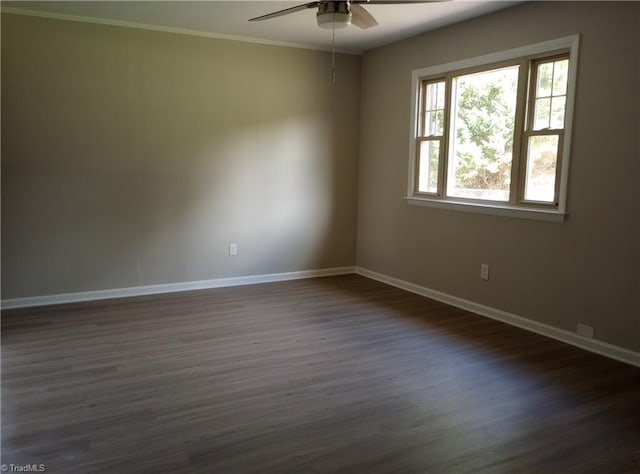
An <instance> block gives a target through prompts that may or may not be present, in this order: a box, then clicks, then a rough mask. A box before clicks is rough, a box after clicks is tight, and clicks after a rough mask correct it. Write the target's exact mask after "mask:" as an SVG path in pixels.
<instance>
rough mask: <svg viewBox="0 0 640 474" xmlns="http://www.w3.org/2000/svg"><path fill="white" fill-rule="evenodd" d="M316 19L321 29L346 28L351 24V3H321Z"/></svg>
mask: <svg viewBox="0 0 640 474" xmlns="http://www.w3.org/2000/svg"><path fill="white" fill-rule="evenodd" d="M316 19H317V20H318V26H319V27H320V28H324V29H327V30H332V29H334V28H335V29H336V30H337V29H339V28H346V27H347V26H349V25H350V24H351V8H350V2H320V4H319V5H318V13H317V14H316Z"/></svg>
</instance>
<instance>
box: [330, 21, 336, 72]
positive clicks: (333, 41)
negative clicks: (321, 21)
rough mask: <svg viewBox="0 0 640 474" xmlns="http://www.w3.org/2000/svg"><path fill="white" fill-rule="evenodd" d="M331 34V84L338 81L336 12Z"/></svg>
mask: <svg viewBox="0 0 640 474" xmlns="http://www.w3.org/2000/svg"><path fill="white" fill-rule="evenodd" d="M331 30H332V35H331V84H335V83H336V14H335V13H334V14H333V28H332V29H331Z"/></svg>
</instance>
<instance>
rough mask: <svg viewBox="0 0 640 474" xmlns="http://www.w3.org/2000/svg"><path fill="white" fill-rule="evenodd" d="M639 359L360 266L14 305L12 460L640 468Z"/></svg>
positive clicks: (170, 465)
mask: <svg viewBox="0 0 640 474" xmlns="http://www.w3.org/2000/svg"><path fill="white" fill-rule="evenodd" d="M639 402H640V369H638V368H635V367H632V366H629V365H625V364H623V363H618V362H615V361H612V360H609V359H606V358H603V357H600V356H597V355H594V354H590V353H588V352H584V351H582V350H580V349H576V348H573V347H570V346H567V345H564V344H562V343H559V342H556V341H553V340H550V339H546V338H544V337H542V336H539V335H536V334H531V333H528V332H525V331H522V330H519V329H516V328H513V327H510V326H506V325H503V324H501V323H498V322H495V321H492V320H489V319H486V318H482V317H479V316H476V315H473V314H471V313H468V312H466V311H463V310H460V309H456V308H452V307H449V306H447V305H444V304H441V303H438V302H435V301H432V300H429V299H426V298H422V297H420V296H417V295H413V294H411V293H407V292H404V291H402V290H399V289H396V288H392V287H389V286H386V285H383V284H381V283H378V282H374V281H371V280H368V279H366V278H363V277H359V276H355V275H348V276H340V277H329V278H318V279H310V280H299V281H291V282H282V283H272V284H264V285H253V286H245V287H236V288H223V289H215V290H206V291H197V292H189V293H180V294H171V295H161V296H153V297H141V298H129V299H120V300H113V301H102V302H92V303H82V304H74V305H62V306H56V307H48V308H34V309H28V310H27V309H25V310H14V311H6V312H3V314H2V462H3V463H5V464H10V463H13V464H27V463H28V464H39V463H43V464H45V465H46V468H47V472H48V473H75V472H105V473H128V472H149V473H158V472H176V473H177V472H180V473H190V472H202V473H245V472H246V473H249V472H256V473H257V472H259V473H326V472H344V473H347V472H350V473H395V472H397V473H426V472H433V473H447V472H454V473H465V472H473V473H477V472H509V473H511V472H532V473H556V472H603V473H605V472H606V473H613V472H640V403H639Z"/></svg>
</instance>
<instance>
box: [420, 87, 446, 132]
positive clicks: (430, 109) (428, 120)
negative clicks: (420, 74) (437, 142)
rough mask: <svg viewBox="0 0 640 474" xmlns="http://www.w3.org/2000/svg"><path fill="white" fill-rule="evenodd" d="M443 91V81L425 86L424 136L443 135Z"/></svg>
mask: <svg viewBox="0 0 640 474" xmlns="http://www.w3.org/2000/svg"><path fill="white" fill-rule="evenodd" d="M444 91H445V85H444V81H438V82H431V83H428V84H427V86H426V91H425V116H424V136H427V137H429V136H442V134H443V133H444Z"/></svg>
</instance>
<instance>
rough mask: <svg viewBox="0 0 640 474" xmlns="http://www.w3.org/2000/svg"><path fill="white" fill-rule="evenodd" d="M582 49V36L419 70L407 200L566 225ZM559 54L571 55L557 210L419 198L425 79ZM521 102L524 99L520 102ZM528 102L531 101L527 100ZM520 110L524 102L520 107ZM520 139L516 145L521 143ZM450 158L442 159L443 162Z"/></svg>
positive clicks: (413, 102) (414, 77) (415, 82)
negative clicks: (420, 145)
mask: <svg viewBox="0 0 640 474" xmlns="http://www.w3.org/2000/svg"><path fill="white" fill-rule="evenodd" d="M578 45H579V35H572V36H567V37H564V38H558V39H554V40H550V41H545V42H542V43H536V44H532V45H527V46H524V47H520V48H515V49H511V50H507V51H501V52H498V53H492V54H487V55H483V56H478V57H475V58H469V59H464V60H461V61H455V62H451V63H446V64H441V65H437V66H430V67H426V68H422V69H416V70H414V71H412V74H411V121H410V123H411V133H410V145H409V173H408V174H409V176H408V185H407V196H406V197H405V200H406V201H407V203H408V204H410V205H417V206H424V207H434V208H439V209H446V210H454V211H464V212H474V213H482V214H490V215H500V216H507V217H519V218H525V219H536V220H544V221H551V222H563V221H564V220H565V218H566V216H567V215H568V210H567V185H568V180H569V158H570V155H571V136H572V128H573V110H574V103H575V91H576V79H577V72H578ZM559 51H566V52H568V54H569V78H568V83H567V95H566V110H565V122H564V133H563V137H562V139H561V144H560V154H559V156H558V161H559V164H560V170H559V175H558V180H559V182H558V183H556V185H557V186H558V196H557V197H558V203H557V207H555V206H554V207H552V208H549V207H544V206H541V207H534V206H530V205H520V203H518V202H517V199H516V200H515V201H514V200H513V199H512V200H511V201H510V202H509V203H501V202H496V203H493V202H491V203H488V202H486V201H477V202H476V201H474V200H464V199H451V198H442V197H436V196H434V197H430V196H425V195H424V194H423V193H420V195H418V192H417V184H416V183H417V180H416V169H417V167H416V160H417V146H416V143H417V140H419V138H420V137H418V125H419V120H420V118H419V115H420V114H419V104H420V91H421V84H422V81H423V80H424V79H427V78H431V77H436V76H438V75H445V74H450V73H452V72H455V71H458V70H465V69H471V68H478V67H485V66H486V67H490V66H491V65H492V64H497V63H504V62H509V61H513V60H519V59H526V58H532V57H541V56H544V55H553V54H555V53H557V52H559ZM519 101H520V99H519ZM525 101H528V98H525ZM526 105H528V104H525V106H526ZM518 106H520V102H519V104H518ZM524 132H525V130H524V126H523V125H521V126H520V127H519V128H518V129H517V130H516V132H515V134H516V136H517V137H522V134H523V133H524ZM519 141H520V139H517V140H516V142H519ZM520 153H521V152H520V151H518V150H515V149H514V160H516V155H518V158H517V159H518V160H520V158H519V155H520ZM443 158H444V159H446V157H441V159H443ZM516 166H517V165H516Z"/></svg>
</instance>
